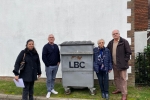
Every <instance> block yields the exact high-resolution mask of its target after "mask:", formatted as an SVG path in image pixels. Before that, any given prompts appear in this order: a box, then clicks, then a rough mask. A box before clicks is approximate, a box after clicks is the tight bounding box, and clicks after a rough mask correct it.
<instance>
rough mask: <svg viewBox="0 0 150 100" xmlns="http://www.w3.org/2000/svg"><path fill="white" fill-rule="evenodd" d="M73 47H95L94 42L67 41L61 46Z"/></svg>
mask: <svg viewBox="0 0 150 100" xmlns="http://www.w3.org/2000/svg"><path fill="white" fill-rule="evenodd" d="M68 45H69V46H73V45H94V43H93V42H92V41H65V42H63V43H61V44H60V46H68Z"/></svg>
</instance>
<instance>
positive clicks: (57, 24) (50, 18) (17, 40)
mask: <svg viewBox="0 0 150 100" xmlns="http://www.w3.org/2000/svg"><path fill="white" fill-rule="evenodd" d="M127 1H130V0H0V76H13V73H12V70H13V67H14V63H15V60H16V57H17V56H18V54H19V52H20V51H21V50H22V49H24V48H25V43H26V41H27V40H28V39H33V40H34V41H35V47H36V48H37V51H38V52H39V55H40V58H41V54H42V48H43V46H44V44H46V43H47V42H48V41H47V36H48V35H49V34H50V33H53V34H54V35H55V38H56V41H55V43H57V44H60V43H62V42H64V41H83V40H87V41H88V40H91V41H93V42H94V43H95V45H97V44H96V42H97V40H98V39H100V38H103V39H105V42H106V45H107V44H108V42H109V41H110V40H111V39H112V36H111V32H112V30H114V29H119V30H120V33H121V36H122V37H124V38H126V39H127V34H126V33H127V30H130V29H131V25H130V24H128V23H127V16H130V15H131V10H129V9H127ZM128 40H129V42H131V40H130V39H128ZM41 67H42V73H43V74H42V77H45V67H44V64H43V62H42V60H41ZM61 76H62V73H61V66H60V68H59V71H58V74H57V78H61ZM110 78H113V76H112V73H111V74H110Z"/></svg>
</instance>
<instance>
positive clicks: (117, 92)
mask: <svg viewBox="0 0 150 100" xmlns="http://www.w3.org/2000/svg"><path fill="white" fill-rule="evenodd" d="M119 93H121V91H118V90H116V91H113V92H112V94H119Z"/></svg>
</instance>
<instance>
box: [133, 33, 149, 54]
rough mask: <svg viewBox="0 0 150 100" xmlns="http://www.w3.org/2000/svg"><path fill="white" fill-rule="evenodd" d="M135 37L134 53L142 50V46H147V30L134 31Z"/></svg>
mask: <svg viewBox="0 0 150 100" xmlns="http://www.w3.org/2000/svg"><path fill="white" fill-rule="evenodd" d="M134 39H135V41H134V42H135V43H134V45H135V54H136V55H137V54H138V52H143V50H144V47H145V46H147V31H139V32H135V33H134Z"/></svg>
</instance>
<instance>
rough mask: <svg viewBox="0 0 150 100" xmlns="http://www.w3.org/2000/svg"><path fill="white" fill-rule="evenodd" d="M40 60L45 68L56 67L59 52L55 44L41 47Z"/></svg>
mask: <svg viewBox="0 0 150 100" xmlns="http://www.w3.org/2000/svg"><path fill="white" fill-rule="evenodd" d="M42 60H43V62H44V64H45V66H46V67H49V66H56V65H57V63H58V62H60V52H59V48H58V46H57V44H53V46H52V45H51V44H49V43H47V44H46V45H45V46H44V47H43V52H42Z"/></svg>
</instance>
